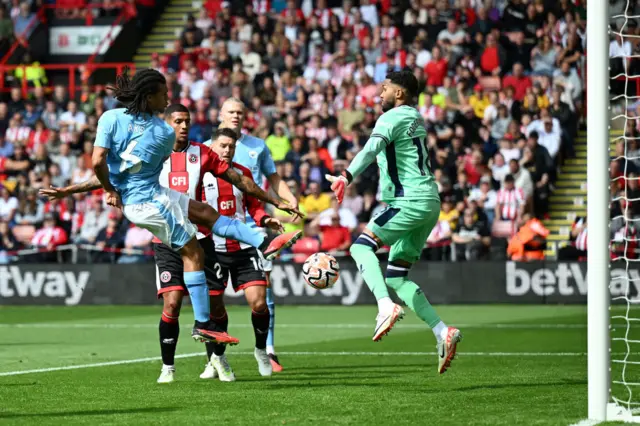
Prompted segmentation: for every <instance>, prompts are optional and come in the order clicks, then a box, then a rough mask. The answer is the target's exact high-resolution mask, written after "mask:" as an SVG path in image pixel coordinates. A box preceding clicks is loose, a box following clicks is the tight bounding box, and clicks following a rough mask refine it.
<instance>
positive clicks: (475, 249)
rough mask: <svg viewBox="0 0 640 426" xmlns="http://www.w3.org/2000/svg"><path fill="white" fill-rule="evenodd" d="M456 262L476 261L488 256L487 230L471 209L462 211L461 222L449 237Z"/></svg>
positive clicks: (488, 239) (489, 242)
mask: <svg viewBox="0 0 640 426" xmlns="http://www.w3.org/2000/svg"><path fill="white" fill-rule="evenodd" d="M451 239H452V241H453V242H454V243H455V251H456V259H457V260H478V259H480V258H482V257H485V256H486V255H487V254H488V251H489V246H490V245H491V236H490V234H489V229H488V228H487V227H486V225H484V224H483V223H482V222H481V221H479V220H478V218H477V217H476V216H475V212H474V211H473V209H471V208H467V209H465V211H464V214H463V217H462V221H461V222H460V225H459V226H458V228H457V229H456V231H455V232H454V233H453V235H452V236H451Z"/></svg>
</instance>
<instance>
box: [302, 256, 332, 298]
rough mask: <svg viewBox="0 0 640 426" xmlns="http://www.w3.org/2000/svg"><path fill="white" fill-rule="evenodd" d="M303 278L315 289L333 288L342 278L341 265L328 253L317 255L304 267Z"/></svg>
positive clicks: (306, 262) (305, 263)
mask: <svg viewBox="0 0 640 426" xmlns="http://www.w3.org/2000/svg"><path fill="white" fill-rule="evenodd" d="M302 276H303V277H304V280H305V281H306V282H307V284H309V285H310V286H311V287H313V288H316V289H318V290H324V289H325V288H331V287H333V285H334V284H335V283H336V281H338V277H339V276H340V265H339V264H338V261H337V260H336V258H335V257H333V256H331V255H330V254H328V253H315V254H312V255H311V256H309V257H308V258H307V260H306V261H305V262H304V265H302Z"/></svg>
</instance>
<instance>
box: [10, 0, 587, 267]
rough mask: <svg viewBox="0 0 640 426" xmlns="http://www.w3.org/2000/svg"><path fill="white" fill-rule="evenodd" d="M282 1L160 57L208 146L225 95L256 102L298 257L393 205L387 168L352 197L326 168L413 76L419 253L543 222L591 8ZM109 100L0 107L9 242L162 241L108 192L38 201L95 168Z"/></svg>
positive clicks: (188, 35)
mask: <svg viewBox="0 0 640 426" xmlns="http://www.w3.org/2000/svg"><path fill="white" fill-rule="evenodd" d="M277 3H278V2H276V1H273V2H272V4H271V2H269V1H265V0H256V1H253V2H226V1H222V2H220V1H217V0H209V1H207V2H206V3H205V4H204V7H203V9H202V11H201V12H200V14H199V15H198V16H189V17H188V18H187V20H186V26H185V28H184V30H183V31H182V34H181V36H180V37H179V40H177V41H176V42H175V44H174V47H173V51H172V52H170V53H168V54H165V55H161V54H154V55H153V56H152V59H151V66H152V67H153V68H156V69H158V70H160V71H161V72H163V73H164V74H165V75H166V77H167V81H168V84H169V90H170V98H171V102H180V103H182V104H184V105H186V106H187V107H189V108H190V110H191V111H192V128H191V133H190V139H191V140H194V141H200V142H203V141H206V140H208V139H209V138H210V136H211V134H212V131H213V130H214V129H215V128H216V127H217V125H218V113H219V108H220V105H221V103H222V102H223V101H224V100H225V99H226V98H228V97H231V96H233V97H237V98H240V99H242V100H243V101H244V102H245V104H246V105H247V107H248V108H247V113H246V121H245V131H246V132H249V133H251V134H254V135H256V136H259V137H261V138H264V139H265V140H266V144H267V145H268V147H269V149H270V151H271V153H272V156H273V158H274V160H275V161H276V164H277V168H278V172H279V173H280V175H281V176H283V177H284V178H286V180H287V182H288V185H289V186H290V188H291V189H292V190H294V191H295V192H296V193H297V194H299V196H300V200H301V206H302V207H303V208H304V209H305V211H306V213H307V220H306V222H305V223H300V222H292V221H291V218H288V217H282V218H281V219H283V221H284V222H286V224H285V227H286V228H287V231H288V230H292V229H303V230H304V231H305V238H303V239H302V240H301V241H300V242H298V244H297V245H296V247H294V252H297V253H300V254H301V255H304V254H305V253H310V252H314V251H318V250H319V249H321V250H324V251H330V252H339V251H344V250H346V249H348V247H349V245H350V243H351V238H352V235H354V233H356V232H357V231H358V230H359V229H360V228H362V226H363V225H364V224H365V223H366V222H367V221H368V220H369V219H370V218H371V217H372V215H375V214H376V213H377V212H379V211H380V210H381V209H383V208H384V205H383V203H382V202H381V201H380V200H379V199H378V194H379V188H378V176H377V166H376V165H373V166H372V167H370V168H369V169H368V170H367V172H365V173H364V175H363V176H362V178H361V179H359V181H357V182H356V183H357V184H356V185H352V186H351V187H350V189H349V192H348V193H347V195H346V197H345V202H344V203H343V204H342V205H341V206H338V205H337V204H336V203H335V201H334V200H333V199H332V197H331V196H330V195H329V193H328V191H329V187H328V182H327V181H326V180H325V179H324V175H325V173H333V174H337V173H340V172H341V171H342V170H344V168H345V167H346V166H347V165H348V164H349V161H350V160H351V159H352V158H353V156H354V155H355V153H357V152H358V150H359V149H360V148H361V147H362V146H363V144H364V143H366V141H367V138H368V136H369V135H370V133H371V131H372V129H373V126H374V124H375V121H376V118H377V117H378V116H379V115H380V114H381V113H382V111H381V107H380V104H379V103H378V98H377V85H378V84H379V83H380V82H381V81H383V80H384V78H385V75H386V73H387V72H389V71H392V70H398V69H402V68H408V69H411V70H413V71H414V73H415V74H416V76H417V77H418V79H419V81H420V82H421V83H422V84H423V85H424V90H422V93H421V94H420V96H419V98H418V99H417V100H416V101H417V107H418V109H419V111H420V112H421V113H422V115H423V116H424V119H425V125H426V127H427V131H428V146H429V154H430V157H431V158H430V161H431V170H432V172H433V173H434V175H435V178H436V180H437V183H438V186H439V189H440V195H441V200H442V211H441V215H440V221H439V222H438V224H437V226H436V228H435V229H434V231H433V232H432V234H431V236H430V237H429V240H428V243H429V244H428V247H429V248H428V249H427V250H425V254H424V256H425V258H428V259H432V260H448V259H451V258H455V259H457V260H461V259H476V258H487V257H489V256H494V257H500V256H502V257H504V256H505V253H506V247H507V245H506V239H507V238H509V237H511V236H512V235H514V234H515V233H516V232H517V231H518V229H519V227H520V226H521V225H523V224H524V223H525V222H527V221H530V220H533V218H538V219H542V218H544V217H545V216H546V215H547V214H548V207H549V202H548V200H549V195H550V193H551V192H552V190H553V184H554V181H555V179H556V175H557V170H558V166H559V165H560V164H561V163H562V161H563V160H564V159H566V158H571V157H572V156H574V152H573V141H574V138H575V137H576V134H577V131H578V128H579V126H580V125H581V124H583V123H581V120H582V117H583V108H584V101H583V100H584V80H583V76H584V49H585V15H586V11H585V8H584V6H583V5H582V4H581V2H580V0H574V1H570V0H559V1H553V2H551V1H545V0H530V1H526V0H506V1H505V0H497V1H488V2H482V1H478V0H458V1H455V2H449V1H446V0H421V1H420V0H411V1H388V0H382V1H375V0H360V2H359V3H355V2H350V1H348V0H347V1H343V2H341V3H342V7H339V8H335V9H328V8H326V2H325V1H324V0H317V1H316V2H315V7H312V8H309V7H306V8H301V7H300V5H299V4H298V3H297V2H296V1H295V0H289V1H287V2H286V5H285V4H282V5H280V6H278V5H277ZM303 3H304V5H307V6H308V5H309V2H307V1H305V2H303ZM452 4H453V5H452ZM278 7H280V8H278ZM274 8H275V9H274ZM303 9H304V11H303ZM0 13H1V12H0ZM116 106H117V101H116V100H115V99H114V98H113V96H112V95H111V94H110V92H109V90H107V89H105V87H102V86H96V87H89V86H88V85H87V86H84V87H83V88H82V91H81V93H80V95H79V96H78V97H77V98H74V97H70V96H69V93H68V92H67V90H66V88H65V87H63V86H55V87H54V88H52V90H47V89H46V88H45V87H42V85H36V87H33V88H31V91H30V94H29V96H28V97H27V98H25V97H23V94H22V92H21V90H20V89H19V88H17V87H16V88H13V89H11V92H10V93H9V94H8V95H7V96H6V98H5V99H4V100H3V102H1V103H0V158H2V159H3V160H0V161H4V163H2V164H5V165H6V164H9V163H10V164H11V167H10V168H8V167H6V166H4V167H3V168H4V172H3V173H4V176H3V178H2V180H3V185H4V187H3V188H2V193H1V194H0V219H1V220H2V222H0V235H2V238H1V239H0V250H14V249H16V248H18V247H21V246H36V247H48V248H53V247H55V246H56V245H60V244H65V243H69V242H72V243H79V244H89V245H92V246H97V247H99V248H104V247H118V248H121V247H126V248H137V249H142V250H148V249H149V247H150V242H151V234H149V233H148V232H146V231H143V230H140V229H137V228H132V227H130V226H129V225H128V223H127V222H126V220H123V218H122V214H121V213H120V212H119V211H112V210H109V209H106V208H105V207H104V205H103V202H102V198H101V196H100V194H99V193H96V194H91V195H88V196H83V195H78V196H76V197H74V198H73V199H68V200H63V201H60V202H57V201H53V202H50V201H46V200H43V199H39V198H38V195H37V189H38V188H42V187H48V186H49V185H56V186H61V185H64V184H67V183H69V182H72V183H78V182H82V181H84V180H86V179H88V178H89V177H91V176H92V170H91V168H90V155H91V152H92V143H93V140H94V137H95V133H96V126H97V121H98V119H99V117H100V115H101V114H102V113H103V112H104V111H106V110H108V109H111V108H114V107H116ZM7 160H10V162H8V161H7ZM2 164H0V165H2ZM0 170H1V169H0ZM7 224H8V225H9V226H6V225H7ZM451 242H453V243H455V244H454V245H453V246H454V247H455V250H451ZM452 251H453V253H452ZM136 253H137V252H136ZM100 256H102V257H104V258H105V259H104V260H106V261H111V260H114V259H115V258H116V256H114V255H107V254H105V253H104V252H103V253H100ZM145 260H147V256H146V254H123V255H122V256H120V257H119V258H118V261H119V262H137V261H145Z"/></svg>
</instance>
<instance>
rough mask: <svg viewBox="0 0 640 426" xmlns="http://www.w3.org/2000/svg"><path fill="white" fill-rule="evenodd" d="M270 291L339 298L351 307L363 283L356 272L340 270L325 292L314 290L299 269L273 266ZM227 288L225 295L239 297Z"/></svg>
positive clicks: (288, 295)
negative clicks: (338, 276) (333, 283)
mask: <svg viewBox="0 0 640 426" xmlns="http://www.w3.org/2000/svg"><path fill="white" fill-rule="evenodd" d="M270 278H271V289H272V291H273V294H274V295H275V296H276V297H291V296H308V297H320V296H324V297H339V298H340V302H341V303H342V304H343V305H353V304H354V303H356V301H357V300H358V296H360V290H361V289H362V285H363V284H364V281H363V280H362V276H361V275H360V274H359V273H357V271H351V270H344V269H343V270H342V271H340V278H339V279H338V281H337V282H336V284H335V285H334V286H333V287H332V288H329V289H326V290H316V289H315V288H312V287H310V286H309V285H308V284H307V283H306V281H305V280H304V278H302V271H301V270H300V268H295V267H294V266H292V265H274V266H273V271H272V272H271V275H270ZM230 287H231V286H229V287H228V288H227V292H226V293H225V295H227V296H231V297H239V296H240V295H241V294H242V293H241V292H239V293H234V292H233V290H230Z"/></svg>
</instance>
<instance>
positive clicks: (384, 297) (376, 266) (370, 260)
mask: <svg viewBox="0 0 640 426" xmlns="http://www.w3.org/2000/svg"><path fill="white" fill-rule="evenodd" d="M377 249H378V247H377V244H376V243H375V241H374V240H373V239H372V238H370V237H369V236H368V235H365V234H362V235H361V236H360V237H359V238H358V239H357V240H356V241H355V243H353V245H352V246H351V249H350V251H351V257H353V260H355V261H356V265H358V270H359V271H360V274H362V278H364V282H365V283H367V286H368V287H369V289H370V290H371V292H372V293H373V295H374V296H375V298H376V300H377V301H378V308H379V310H380V311H383V310H385V311H386V308H387V307H389V306H390V307H393V301H392V300H391V298H390V297H389V290H387V284H386V283H385V282H384V276H383V275H382V269H380V261H379V260H378V257H377V256H376V250H377Z"/></svg>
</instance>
